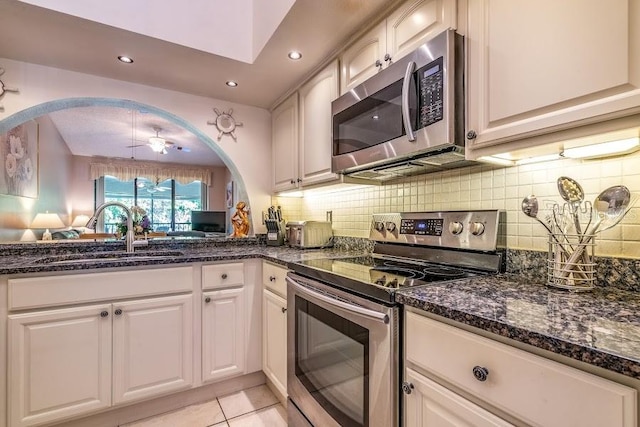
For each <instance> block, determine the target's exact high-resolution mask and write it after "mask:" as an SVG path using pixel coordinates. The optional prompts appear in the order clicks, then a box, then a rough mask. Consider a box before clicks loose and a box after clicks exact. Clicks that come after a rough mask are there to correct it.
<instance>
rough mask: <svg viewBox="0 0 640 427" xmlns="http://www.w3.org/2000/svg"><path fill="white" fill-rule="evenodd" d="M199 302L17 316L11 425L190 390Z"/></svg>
mask: <svg viewBox="0 0 640 427" xmlns="http://www.w3.org/2000/svg"><path fill="white" fill-rule="evenodd" d="M191 301H192V296H191V295H178V296H171V297H160V298H149V299H144V300H134V301H127V302H121V303H113V304H101V305H91V306H83V307H76V308H68V309H55V310H47V311H39V312H33V313H24V314H16V315H10V316H9V322H8V328H9V337H10V339H9V359H8V383H9V386H8V391H9V396H10V397H9V408H8V410H9V425H10V426H12V427H14V426H15V427H17V426H31V425H39V424H43V423H46V422H49V421H54V420H58V419H63V418H66V417H71V416H74V415H80V414H85V413H89V412H92V411H95V410H98V409H102V408H107V407H109V406H111V405H113V404H117V403H122V402H130V401H134V400H140V399H143V398H147V397H152V396H156V395H160V394H164V393H167V392H170V391H177V390H181V389H184V388H188V387H190V386H191V384H192V350H191V348H192V342H191V334H192V324H193V321H192V316H193V315H192V302H191ZM112 357H113V359H112Z"/></svg>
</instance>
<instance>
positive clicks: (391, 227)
mask: <svg viewBox="0 0 640 427" xmlns="http://www.w3.org/2000/svg"><path fill="white" fill-rule="evenodd" d="M385 225H386V228H387V231H388V232H389V233H393V232H394V230H395V229H396V223H395V222H391V221H389V222H387V223H386V224H385Z"/></svg>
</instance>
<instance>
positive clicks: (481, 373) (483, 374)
mask: <svg viewBox="0 0 640 427" xmlns="http://www.w3.org/2000/svg"><path fill="white" fill-rule="evenodd" d="M473 376H474V377H476V379H477V380H478V381H486V380H487V377H488V376H489V370H488V369H487V368H485V367H483V366H474V367H473Z"/></svg>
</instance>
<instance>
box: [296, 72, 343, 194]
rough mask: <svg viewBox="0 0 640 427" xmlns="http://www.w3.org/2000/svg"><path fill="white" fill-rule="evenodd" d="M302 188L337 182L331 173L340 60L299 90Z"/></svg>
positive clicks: (334, 175)
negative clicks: (332, 108)
mask: <svg viewBox="0 0 640 427" xmlns="http://www.w3.org/2000/svg"><path fill="white" fill-rule="evenodd" d="M299 93H300V130H299V131H300V151H299V160H300V179H302V185H308V184H314V183H317V182H323V181H328V180H332V179H336V178H337V175H336V174H334V173H331V144H332V141H331V101H333V100H334V99H336V98H337V97H338V61H334V62H333V63H332V64H330V65H329V66H328V67H326V68H325V69H324V70H322V71H321V72H320V73H318V74H316V76H315V77H314V78H312V79H311V80H310V81H309V82H307V83H306V84H305V85H304V86H302V87H301V88H300V92H299Z"/></svg>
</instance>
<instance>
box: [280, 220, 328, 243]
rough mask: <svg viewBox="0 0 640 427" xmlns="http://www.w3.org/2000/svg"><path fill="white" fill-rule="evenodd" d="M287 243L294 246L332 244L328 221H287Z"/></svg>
mask: <svg viewBox="0 0 640 427" xmlns="http://www.w3.org/2000/svg"><path fill="white" fill-rule="evenodd" d="M286 231H287V241H288V245H289V246H291V247H294V248H302V249H307V248H325V247H329V246H332V245H333V230H332V229H331V223H330V222H329V221H289V222H288V223H287V226H286Z"/></svg>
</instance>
